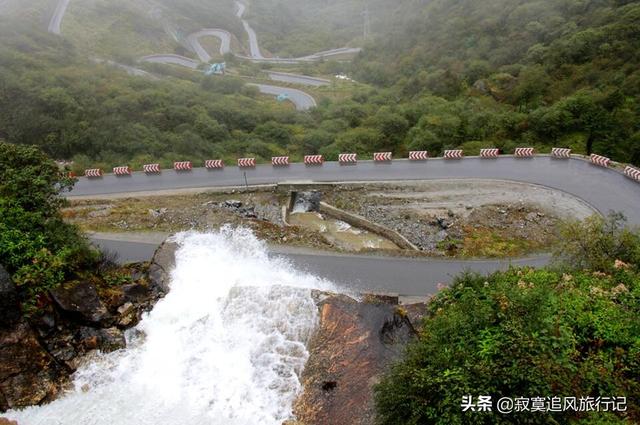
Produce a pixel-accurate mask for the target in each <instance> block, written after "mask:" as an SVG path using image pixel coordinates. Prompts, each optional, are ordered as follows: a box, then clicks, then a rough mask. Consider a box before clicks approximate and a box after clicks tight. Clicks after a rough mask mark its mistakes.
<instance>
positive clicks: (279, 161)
mask: <svg viewBox="0 0 640 425" xmlns="http://www.w3.org/2000/svg"><path fill="white" fill-rule="evenodd" d="M271 165H273V166H276V167H282V166H283V165H289V157H288V156H273V157H271Z"/></svg>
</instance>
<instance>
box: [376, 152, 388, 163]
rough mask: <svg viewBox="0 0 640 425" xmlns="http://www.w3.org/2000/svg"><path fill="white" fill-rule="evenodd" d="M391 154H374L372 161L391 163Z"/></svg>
mask: <svg viewBox="0 0 640 425" xmlns="http://www.w3.org/2000/svg"><path fill="white" fill-rule="evenodd" d="M392 158H393V154H392V153H391V152H376V153H374V154H373V160H374V161H376V162H383V161H391V159H392Z"/></svg>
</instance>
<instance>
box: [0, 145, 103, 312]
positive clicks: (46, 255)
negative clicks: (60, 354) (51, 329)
mask: <svg viewBox="0 0 640 425" xmlns="http://www.w3.org/2000/svg"><path fill="white" fill-rule="evenodd" d="M72 185H73V181H72V180H71V179H69V178H67V177H65V175H64V174H63V173H61V172H60V170H59V169H58V166H57V165H56V164H55V162H53V161H52V160H50V159H48V158H47V157H46V156H45V155H44V154H43V153H42V152H41V151H40V150H38V149H37V148H35V147H30V146H16V145H11V144H8V143H3V142H0V264H2V265H3V266H4V267H5V268H6V269H7V271H8V272H9V273H11V274H13V280H14V282H15V283H16V285H17V286H18V288H19V289H20V290H21V295H22V298H23V300H24V303H25V307H27V309H28V310H30V309H31V308H32V307H34V306H35V305H36V304H37V301H38V297H39V295H40V294H42V293H43V292H45V291H47V290H48V289H51V288H54V287H56V286H57V285H59V284H61V283H62V282H63V281H64V280H65V279H66V278H68V277H69V276H70V275H71V274H73V273H75V272H76V271H77V270H79V269H82V268H86V267H87V266H88V265H91V264H93V262H94V261H95V254H94V253H93V251H91V250H90V249H89V246H88V243H87V241H86V239H85V238H84V237H83V236H82V235H81V234H80V233H79V231H78V229H77V228H76V227H74V226H72V225H69V224H67V223H65V222H64V221H63V220H62V217H61V215H60V207H62V206H63V205H64V203H65V200H64V198H62V197H61V196H60V193H61V192H62V191H64V190H67V189H69V188H70V187H71V186H72Z"/></svg>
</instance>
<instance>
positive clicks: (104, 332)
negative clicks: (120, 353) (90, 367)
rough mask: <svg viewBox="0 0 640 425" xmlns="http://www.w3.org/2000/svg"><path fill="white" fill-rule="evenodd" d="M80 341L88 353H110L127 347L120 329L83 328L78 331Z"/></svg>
mask: <svg viewBox="0 0 640 425" xmlns="http://www.w3.org/2000/svg"><path fill="white" fill-rule="evenodd" d="M78 340H79V342H80V344H81V345H82V346H83V348H84V349H85V350H86V351H90V350H96V349H100V350H101V351H104V352H107V353H108V352H111V351H115V350H119V349H122V348H125V346H126V341H125V338H124V333H123V332H122V331H121V330H120V329H118V328H108V329H96V328H91V327H82V328H80V330H79V331H78Z"/></svg>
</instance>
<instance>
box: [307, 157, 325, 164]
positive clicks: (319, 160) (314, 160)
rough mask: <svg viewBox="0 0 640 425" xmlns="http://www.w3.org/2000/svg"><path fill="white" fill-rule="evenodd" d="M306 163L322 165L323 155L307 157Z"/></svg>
mask: <svg viewBox="0 0 640 425" xmlns="http://www.w3.org/2000/svg"><path fill="white" fill-rule="evenodd" d="M304 163H305V164H307V165H322V164H323V163H324V157H323V156H322V155H305V156H304Z"/></svg>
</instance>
